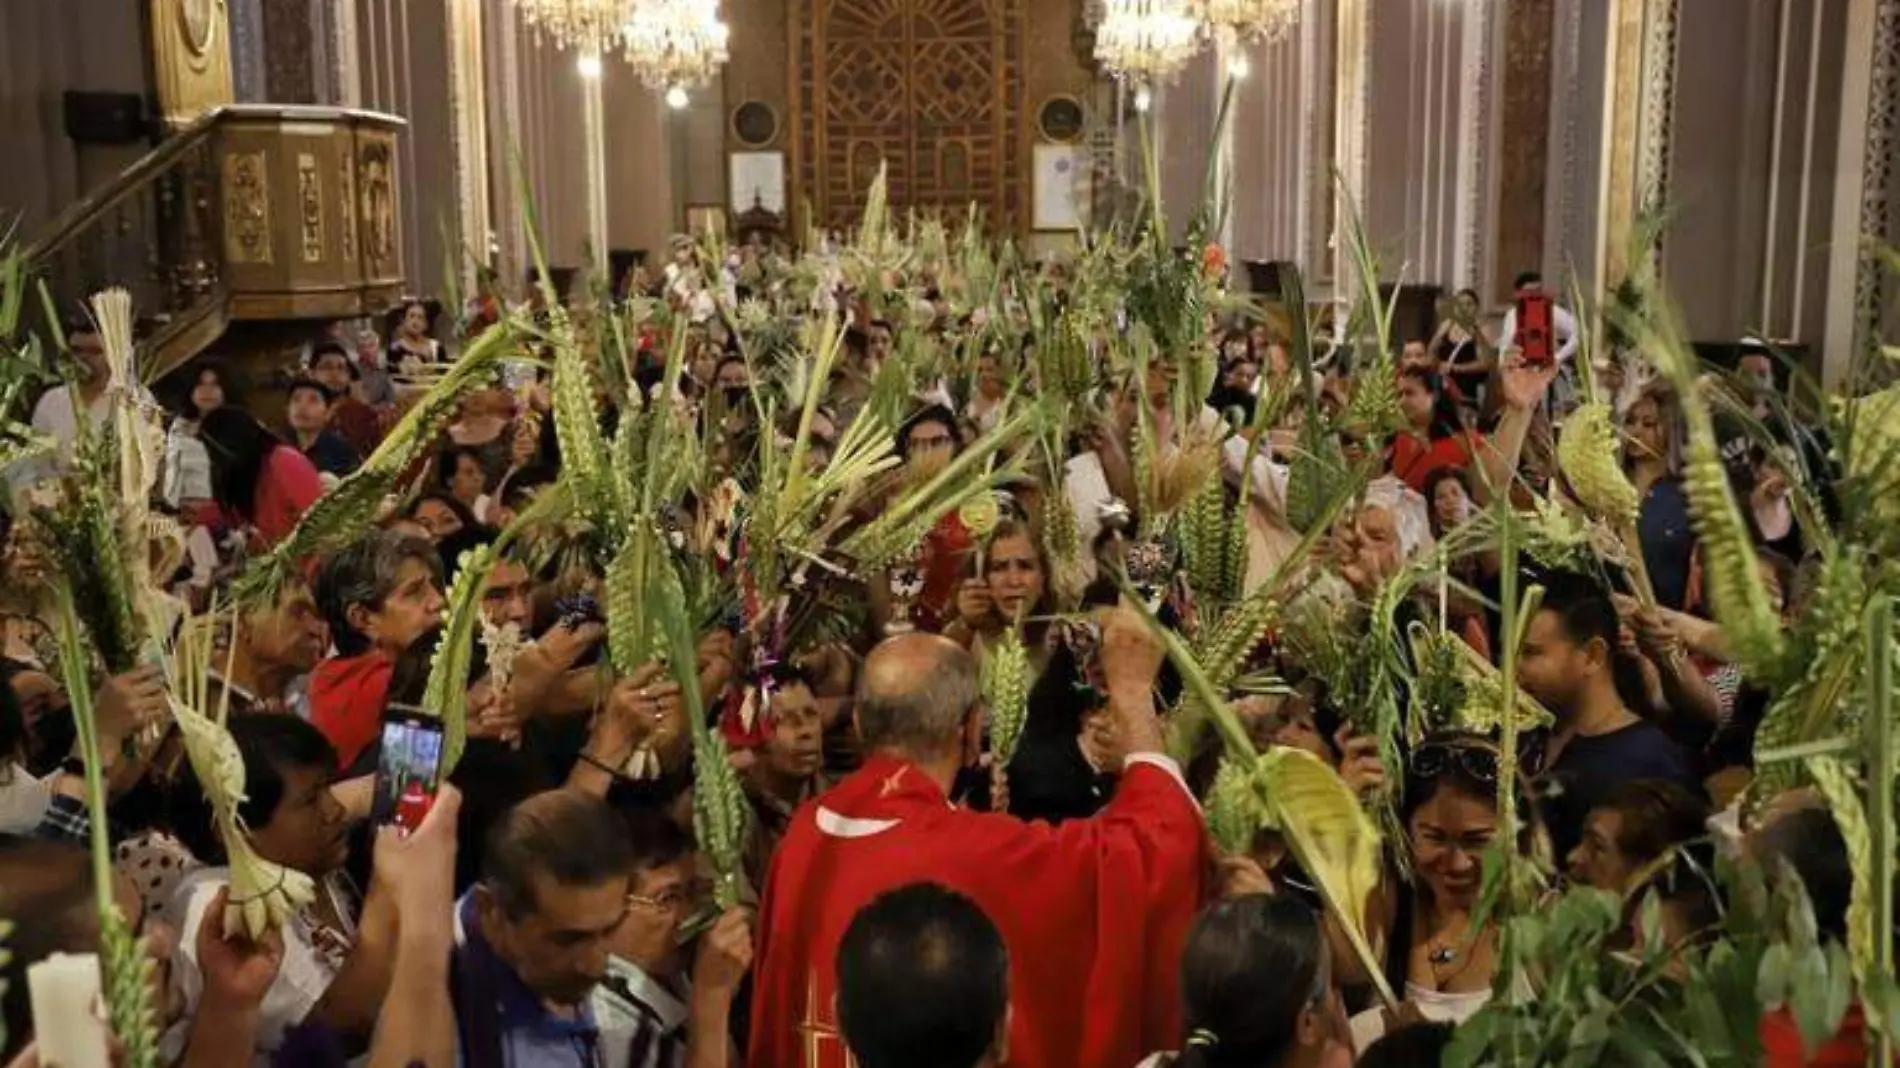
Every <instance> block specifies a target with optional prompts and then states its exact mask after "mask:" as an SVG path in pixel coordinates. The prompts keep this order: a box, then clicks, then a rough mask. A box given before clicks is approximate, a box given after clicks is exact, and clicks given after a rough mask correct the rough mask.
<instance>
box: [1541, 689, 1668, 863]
mask: <svg viewBox="0 0 1900 1068" xmlns="http://www.w3.org/2000/svg"><path fill="white" fill-rule="evenodd" d="M1543 778H1544V783H1543V787H1544V789H1543V792H1544V800H1543V804H1542V805H1541V806H1540V810H1541V811H1542V813H1543V816H1544V823H1545V826H1546V828H1547V829H1548V830H1549V831H1550V841H1551V845H1552V846H1553V847H1554V848H1555V849H1556V852H1557V860H1558V861H1559V862H1560V863H1561V862H1562V861H1563V858H1565V857H1567V856H1569V855H1570V851H1571V850H1572V849H1574V848H1576V845H1577V843H1578V841H1580V840H1581V839H1582V838H1583V821H1584V817H1586V816H1588V815H1589V814H1590V810H1591V809H1592V808H1595V807H1596V806H1597V805H1598V804H1601V803H1602V801H1603V800H1604V799H1605V798H1606V797H1608V796H1609V795H1610V793H1611V792H1612V791H1614V790H1615V789H1616V788H1617V787H1619V786H1621V785H1623V784H1624V783H1626V782H1633V781H1635V780H1638V779H1663V780H1666V781H1668V782H1673V783H1676V784H1678V785H1680V786H1683V787H1686V788H1687V789H1688V790H1690V791H1691V792H1693V793H1696V794H1698V795H1699V794H1701V792H1702V784H1701V783H1700V782H1699V781H1697V779H1696V776H1695V771H1694V769H1693V768H1692V767H1691V765H1690V763H1689V758H1688V756H1687V755H1686V754H1685V753H1684V752H1683V751H1682V748H1681V747H1680V746H1678V745H1677V744H1676V743H1675V742H1674V741H1673V740H1671V739H1670V737H1669V736H1668V735H1667V734H1664V733H1663V731H1662V729H1661V728H1660V727H1657V726H1656V725H1655V724H1653V723H1649V722H1647V721H1639V722H1636V723H1632V724H1630V725H1629V726H1627V727H1624V728H1622V729H1621V730H1614V731H1611V732H1610V733H1608V734H1599V735H1595V736H1593V737H1583V736H1579V737H1576V738H1572V739H1571V740H1570V744H1568V745H1566V746H1564V750H1563V752H1562V753H1561V754H1560V755H1559V756H1558V757H1557V762H1556V763H1555V764H1553V765H1551V767H1550V770H1549V771H1547V772H1545V773H1544V777H1543Z"/></svg>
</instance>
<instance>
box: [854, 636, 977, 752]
mask: <svg viewBox="0 0 1900 1068" xmlns="http://www.w3.org/2000/svg"><path fill="white" fill-rule="evenodd" d="M981 696H982V692H981V690H980V689H979V688H978V685H977V677H976V660H975V659H974V658H973V657H971V656H970V654H969V653H968V652H966V651H964V649H963V648H962V647H961V646H959V645H957V643H955V642H953V641H951V640H949V639H948V638H942V637H939V636H937V635H935V634H905V635H901V636H899V637H896V638H892V639H890V640H888V641H886V642H884V643H883V644H881V645H879V646H878V647H877V648H875V649H873V650H871V655H870V656H868V657H866V658H865V660H864V672H863V674H862V675H861V676H860V678H859V681H858V701H857V720H858V736H859V741H860V742H861V743H862V744H863V745H864V747H865V748H866V749H898V750H902V751H904V752H906V753H909V754H911V755H913V756H920V757H940V756H946V755H949V754H951V753H955V752H956V751H957V749H958V746H959V744H960V741H961V736H962V733H963V725H964V723H965V721H966V720H967V719H968V718H969V716H970V713H971V712H973V711H975V710H976V707H977V702H978V701H979V700H980V699H981Z"/></svg>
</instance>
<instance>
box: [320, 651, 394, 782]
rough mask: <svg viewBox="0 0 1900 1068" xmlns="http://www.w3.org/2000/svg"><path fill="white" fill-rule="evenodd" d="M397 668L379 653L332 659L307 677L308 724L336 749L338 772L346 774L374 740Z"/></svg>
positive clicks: (373, 652)
mask: <svg viewBox="0 0 1900 1068" xmlns="http://www.w3.org/2000/svg"><path fill="white" fill-rule="evenodd" d="M395 670H396V664H395V662H394V661H392V660H391V659H389V658H388V657H387V656H384V655H383V654H382V653H379V652H375V651H373V650H372V651H370V652H367V653H364V654H362V655H361V656H344V657H335V658H332V659H329V660H325V661H323V662H322V663H320V664H318V665H317V669H316V670H315V671H312V672H311V673H310V722H311V724H312V725H314V726H315V727H316V728H317V729H318V730H320V731H322V732H323V736H324V737H325V738H328V739H330V744H331V745H332V746H335V747H336V756H337V768H338V769H339V770H342V771H348V770H349V768H350V766H351V765H352V764H355V763H356V758H357V757H359V756H362V755H363V750H365V749H367V748H369V745H370V743H371V742H374V741H375V740H376V734H377V731H378V729H379V728H380V726H381V724H382V721H383V704H384V703H385V701H386V700H387V698H388V697H389V678H390V676H391V675H393V674H394V673H395Z"/></svg>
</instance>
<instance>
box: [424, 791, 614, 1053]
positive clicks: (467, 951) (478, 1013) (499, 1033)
mask: <svg viewBox="0 0 1900 1068" xmlns="http://www.w3.org/2000/svg"><path fill="white" fill-rule="evenodd" d="M632 882H633V848H632V846H631V844H630V843H629V842H628V840H627V831H626V825H625V823H624V822H623V821H622V820H621V819H620V817H619V816H618V815H616V814H615V813H614V811H613V810H612V809H611V808H609V807H608V806H607V804H606V802H604V801H601V800H599V799H597V798H595V797H592V796H590V795H588V794H583V793H580V792H578V791H573V790H552V791H549V792H547V793H543V794H537V795H535V796H534V797H531V798H529V799H528V800H526V801H523V802H522V803H521V804H519V805H517V806H515V808H514V809H513V810H511V811H510V812H509V813H508V814H507V815H505V816H503V817H502V818H501V820H500V822H498V823H497V824H496V825H495V827H494V828H493V830H492V831H491V832H490V834H489V838H488V843H487V848H486V850H485V851H484V854H483V857H482V878H481V881H480V882H479V883H477V884H476V885H475V887H474V888H473V889H471V890H470V891H469V892H468V893H467V894H465V895H463V897H462V900H461V901H460V902H459V903H457V905H456V947H455V962H454V968H453V971H452V973H451V985H452V989H453V992H454V998H455V1007H456V1013H455V1015H456V1022H457V1027H458V1028H459V1031H460V1033H459V1036H458V1037H459V1047H460V1057H459V1058H458V1063H459V1064H462V1065H466V1066H467V1068H504V1066H506V1068H601V1066H602V1065H603V1064H604V1063H605V1058H604V1056H603V1054H602V1051H601V1041H600V1030H599V1028H598V1027H597V1026H596V1024H595V1020H594V1014H593V1010H592V1008H591V1007H590V1006H589V997H590V995H592V993H593V991H594V987H595V986H596V985H598V984H599V983H600V981H601V979H602V978H604V977H605V976H606V974H607V953H608V940H609V936H611V935H612V934H613V933H614V930H615V929H616V928H618V927H619V926H620V922H621V920H622V919H623V918H624V917H625V916H626V913H627V897H628V895H629V894H630V893H631V892H632V889H633V886H632Z"/></svg>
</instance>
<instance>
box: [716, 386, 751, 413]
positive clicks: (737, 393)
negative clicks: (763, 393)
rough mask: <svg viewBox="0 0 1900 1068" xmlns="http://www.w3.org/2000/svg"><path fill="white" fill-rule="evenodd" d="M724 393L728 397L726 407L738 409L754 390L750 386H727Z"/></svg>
mask: <svg viewBox="0 0 1900 1068" xmlns="http://www.w3.org/2000/svg"><path fill="white" fill-rule="evenodd" d="M722 392H724V393H725V395H726V407H728V408H737V407H739V406H741V405H743V404H744V403H745V399H746V394H748V393H751V392H752V390H751V388H750V387H748V386H727V387H725V389H724V390H723V391H722Z"/></svg>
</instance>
